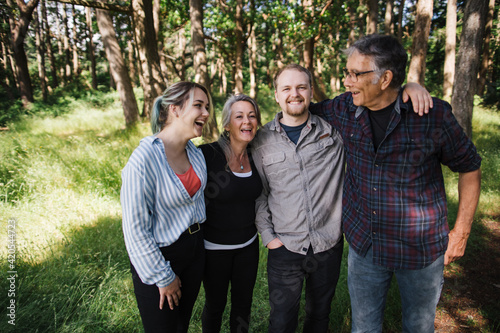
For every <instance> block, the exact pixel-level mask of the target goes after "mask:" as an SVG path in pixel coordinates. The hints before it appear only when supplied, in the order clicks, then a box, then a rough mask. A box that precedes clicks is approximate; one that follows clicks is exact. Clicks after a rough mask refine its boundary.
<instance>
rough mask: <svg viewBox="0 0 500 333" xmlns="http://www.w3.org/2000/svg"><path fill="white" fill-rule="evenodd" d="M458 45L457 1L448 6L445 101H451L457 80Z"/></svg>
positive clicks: (445, 50)
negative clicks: (456, 50) (456, 52)
mask: <svg viewBox="0 0 500 333" xmlns="http://www.w3.org/2000/svg"><path fill="white" fill-rule="evenodd" d="M456 45H457V0H448V4H447V5H446V46H445V48H444V81H443V99H444V100H446V101H450V99H451V92H452V90H453V81H454V80H455V48H456Z"/></svg>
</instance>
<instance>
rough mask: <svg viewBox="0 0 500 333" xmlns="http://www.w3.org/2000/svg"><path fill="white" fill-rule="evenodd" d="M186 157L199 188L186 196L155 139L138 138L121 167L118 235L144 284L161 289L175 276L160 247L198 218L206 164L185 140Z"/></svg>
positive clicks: (202, 213) (202, 204)
mask: <svg viewBox="0 0 500 333" xmlns="http://www.w3.org/2000/svg"><path fill="white" fill-rule="evenodd" d="M186 151H187V155H188V158H189V161H190V163H191V165H192V166H193V169H194V171H195V173H196V175H197V176H198V177H199V178H200V181H201V187H200V189H199V190H198V191H197V192H196V194H195V195H194V196H193V197H191V196H190V195H189V194H188V192H187V191H186V189H185V187H184V185H183V184H182V183H181V181H180V180H179V178H178V177H177V175H176V174H175V173H174V171H173V170H172V168H171V167H170V166H169V164H168V163H167V158H166V155H165V148H164V146H163V142H162V141H161V139H159V138H157V137H155V136H149V137H146V138H144V139H142V140H141V143H140V145H139V147H137V148H136V149H135V150H134V152H133V153H132V155H131V156H130V159H129V161H128V163H127V165H126V166H125V168H124V169H123V171H122V188H121V195H120V200H121V204H122V213H123V234H124V237H125V245H126V247H127V251H128V254H129V257H130V261H131V262H132V265H134V267H135V269H136V271H137V273H138V275H139V277H140V278H141V280H142V282H144V283H145V284H149V285H153V284H156V285H157V286H158V287H165V286H167V285H169V284H170V283H171V282H173V281H174V279H175V273H174V272H173V271H172V268H171V267H170V262H169V261H167V260H165V258H164V257H163V255H162V253H161V252H160V247H164V246H169V245H171V244H173V243H174V242H175V241H176V240H177V239H178V238H179V236H180V235H181V234H182V233H183V232H184V231H185V230H186V229H187V228H188V227H189V226H190V225H192V224H194V223H196V222H199V223H201V222H204V221H205V218H206V214H205V200H204V196H203V191H204V190H205V185H206V183H207V167H206V164H205V159H204V157H203V154H202V153H201V151H200V150H199V149H198V148H196V146H195V145H194V144H193V143H192V142H191V141H189V142H188V144H187V146H186Z"/></svg>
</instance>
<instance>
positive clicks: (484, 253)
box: [0, 0, 500, 332]
mask: <svg viewBox="0 0 500 333" xmlns="http://www.w3.org/2000/svg"><path fill="white" fill-rule="evenodd" d="M499 7H500V4H499V1H495V0H468V1H458V0H449V1H432V0H419V1H415V0H406V1H405V0H399V1H398V0H389V1H377V0H347V1H338V0H328V1H316V0H303V1H292V0H290V1H287V0H281V1H260V0H212V1H209V0H207V1H201V0H189V1H187V0H183V1H173V0H160V1H151V0H131V1H130V2H122V1H114V2H104V1H89V0H62V1H59V2H57V1H53V0H49V1H46V0H30V1H28V2H24V1H23V0H16V1H15V2H14V0H0V20H1V21H0V24H1V26H0V28H1V30H0V43H1V50H0V78H1V80H0V83H1V86H0V142H1V146H0V153H1V162H0V216H1V219H0V221H1V227H2V230H0V236H1V237H2V239H4V237H5V239H6V240H7V242H6V244H7V246H5V247H2V248H1V249H0V255H1V258H2V267H1V269H2V272H1V274H0V277H1V280H0V287H1V288H0V291H1V292H2V293H4V291H5V294H6V295H7V296H8V297H6V298H3V297H2V298H0V305H1V310H0V314H1V315H2V316H1V318H0V330H1V331H2V332H4V331H8V330H10V329H13V328H14V326H12V325H11V324H10V323H9V322H8V319H9V317H8V315H9V314H11V312H12V310H11V309H10V310H9V309H8V308H7V306H9V304H10V303H9V302H12V300H14V301H15V304H16V306H17V307H16V308H15V311H14V312H15V316H14V317H15V320H16V324H17V325H16V326H17V327H16V329H17V330H20V329H24V330H26V331H39V332H76V331H81V332H88V331H92V332H94V331H102V332H123V331H126V332H131V331H140V329H141V325H140V319H139V315H138V311H137V309H136V306H135V300H134V297H133V291H132V287H131V281H130V276H129V272H128V260H127V256H126V252H125V248H124V245H123V239H122V234H121V213H120V207H119V190H120V171H121V168H122V167H123V166H124V165H125V163H126V161H127V159H128V156H130V153H131V152H132V150H133V149H134V148H135V147H136V146H137V145H138V141H139V140H140V138H142V137H144V136H146V135H149V129H148V125H147V120H148V117H149V113H150V109H151V106H152V101H153V100H154V98H155V97H156V96H158V95H159V94H161V92H162V91H163V90H164V89H165V88H166V87H167V86H168V85H169V84H171V83H173V82H176V81H179V80H193V81H197V82H200V83H202V84H204V85H205V86H207V87H208V88H209V89H210V91H211V92H212V95H213V99H214V104H215V111H216V114H215V115H216V117H214V118H213V121H212V123H211V124H210V126H208V127H207V130H206V131H205V133H204V136H203V138H202V139H200V140H197V143H201V142H203V141H205V142H207V141H212V140H214V139H215V138H216V137H217V134H218V130H219V127H218V125H217V119H218V118H217V117H218V116H219V114H220V110H221V109H222V105H223V102H224V100H225V99H226V98H227V96H228V95H229V94H231V93H246V94H248V95H250V96H252V97H254V98H256V99H257V101H258V103H259V105H260V106H261V108H262V111H263V117H264V122H266V121H268V120H270V119H272V118H273V116H274V114H275V112H276V111H277V109H278V108H277V106H276V103H275V102H274V99H273V88H272V78H273V76H274V74H275V73H276V71H277V70H278V69H279V68H280V67H282V66H284V65H286V64H288V63H291V62H297V63H300V64H302V65H303V66H305V67H307V68H309V69H310V70H311V72H312V73H314V92H315V96H314V98H315V100H316V101H320V100H323V99H325V98H332V97H334V96H335V95H337V94H339V93H341V92H343V91H344V89H343V87H342V68H343V67H344V66H345V61H346V59H345V57H344V56H343V54H342V52H341V51H342V49H345V48H347V47H348V46H349V45H350V44H351V43H352V42H353V41H355V40H356V39H358V38H359V37H361V36H363V35H365V34H369V33H375V32H376V33H381V34H393V35H395V36H396V37H397V38H399V39H400V40H401V42H402V43H403V45H404V46H405V48H406V49H407V50H408V54H409V59H410V61H409V64H408V82H410V81H413V82H419V83H420V84H422V85H423V86H425V87H426V88H427V89H428V90H429V91H430V92H431V93H432V94H433V95H434V96H437V97H441V98H443V99H446V100H448V101H450V103H451V104H452V106H453V110H454V113H455V115H456V117H457V119H458V120H459V122H460V123H461V125H462V126H463V127H464V129H465V130H466V132H467V133H468V134H469V135H470V136H472V138H473V140H474V142H475V144H476V145H477V147H478V149H479V151H480V153H481V155H482V156H483V192H482V196H481V203H480V206H479V209H478V214H477V217H476V220H475V224H474V237H471V239H470V240H469V246H468V251H467V254H466V257H465V258H464V259H463V260H462V261H460V262H458V263H454V264H453V265H451V266H449V267H448V268H447V272H446V275H445V276H446V279H447V283H446V284H445V290H444V292H443V297H442V300H441V302H440V306H439V311H438V318H437V320H436V327H437V328H438V329H439V330H441V331H443V332H462V331H464V332H469V331H478V332H479V331H481V332H489V331H490V332H495V331H498V330H500V306H499V305H498V304H497V302H495V300H497V299H498V296H500V295H499V288H500V285H499V284H498V283H499V282H498V281H500V268H499V266H500V265H499V264H500V262H499V260H500V259H499V254H500V253H499V252H500V250H499V246H498V244H499V241H500V232H499V227H498V222H499V221H500V208H499V205H498V202H500V201H499V200H500V181H499V180H498V174H499V172H500V134H499V133H500V116H499V113H498V106H499V100H500V99H499V98H500V86H499V81H500V80H499V79H498V76H499V69H500V52H499V49H500V37H499V35H498V30H499V28H500V19H499ZM473 115H474V117H473ZM445 174H446V185H447V192H448V194H449V206H450V213H449V220H450V221H454V216H456V204H457V193H456V180H457V179H456V175H453V174H452V173H450V172H447V171H446V172H445ZM451 223H452V222H451ZM12 245H13V246H12ZM346 252H347V251H346ZM4 258H5V260H4ZM265 261H266V252H265V250H264V249H261V263H260V268H259V278H258V281H257V286H256V290H255V297H254V309H253V314H252V330H253V331H255V332H261V331H265V328H266V327H267V315H268V312H269V307H268V305H267V283H266V277H265ZM10 265H13V266H10ZM12 267H14V269H13V268H12ZM343 269H344V271H343V273H342V276H341V281H340V282H339V287H338V290H337V296H336V299H335V300H334V303H333V304H332V306H333V311H332V318H331V325H330V326H331V331H332V332H336V331H342V332H347V331H349V327H350V320H349V297H348V294H347V291H346V290H345V278H346V272H345V261H344V264H343ZM10 271H16V273H17V276H16V279H15V283H14V284H13V286H14V292H13V295H12V297H11V296H9V295H11V293H10V290H11V289H12V284H10V283H9V280H7V277H8V276H9V275H8V272H10ZM397 299H398V294H397V289H396V288H392V289H391V295H390V298H389V302H388V311H387V314H386V323H385V324H384V325H385V326H384V330H385V331H390V332H392V331H394V332H396V331H400V330H401V319H400V315H399V312H400V307H399V306H398V302H397ZM202 301H203V290H202V291H201V294H200V300H199V301H198V303H197V307H196V308H195V312H194V315H193V323H192V331H193V332H196V331H199V327H200V326H199V324H200V322H199V321H200V313H201V307H202V304H203V302H202ZM302 316H303V313H302V314H301V320H302ZM226 320H227V318H226Z"/></svg>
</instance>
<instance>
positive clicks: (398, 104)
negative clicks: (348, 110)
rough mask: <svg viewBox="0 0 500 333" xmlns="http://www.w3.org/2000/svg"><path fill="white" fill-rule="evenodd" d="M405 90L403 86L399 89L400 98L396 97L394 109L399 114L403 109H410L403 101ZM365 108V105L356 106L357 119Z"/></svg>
mask: <svg viewBox="0 0 500 333" xmlns="http://www.w3.org/2000/svg"><path fill="white" fill-rule="evenodd" d="M403 90H404V89H403V87H401V88H400V89H399V93H398V98H397V99H396V104H395V105H394V110H396V112H397V113H398V114H401V110H404V111H407V110H408V103H403ZM365 109H366V108H365V107H364V106H358V107H357V108H356V114H355V118H356V119H357V118H358V117H359V116H360V115H361V114H362V113H363V111H364V110H365Z"/></svg>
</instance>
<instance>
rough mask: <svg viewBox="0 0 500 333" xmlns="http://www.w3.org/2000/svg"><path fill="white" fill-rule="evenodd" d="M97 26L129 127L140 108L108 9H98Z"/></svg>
mask: <svg viewBox="0 0 500 333" xmlns="http://www.w3.org/2000/svg"><path fill="white" fill-rule="evenodd" d="M96 17H97V26H98V27H99V32H100V33H101V36H102V42H103V44H104V49H105V50H106V57H107V58H108V61H109V65H110V71H111V74H112V76H113V79H114V81H115V83H116V88H117V90H118V93H119V95H120V100H121V102H122V106H123V115H124V116H125V124H126V125H127V127H130V126H132V125H133V124H134V123H135V122H136V121H137V120H138V116H139V109H138V107H137V101H136V99H135V95H134V90H133V89H132V84H131V83H130V78H129V76H128V71H127V67H125V63H124V61H123V57H122V52H121V50H120V45H119V44H118V39H117V38H116V33H115V29H114V28H113V21H112V20H111V16H110V15H109V14H108V12H107V11H105V10H103V9H96Z"/></svg>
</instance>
